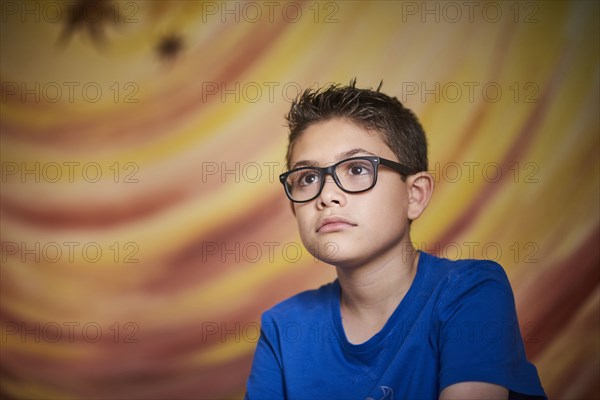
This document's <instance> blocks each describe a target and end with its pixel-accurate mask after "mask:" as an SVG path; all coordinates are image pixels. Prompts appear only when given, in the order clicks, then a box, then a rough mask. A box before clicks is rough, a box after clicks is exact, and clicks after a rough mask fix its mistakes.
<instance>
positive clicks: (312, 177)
mask: <svg viewBox="0 0 600 400" xmlns="http://www.w3.org/2000/svg"><path fill="white" fill-rule="evenodd" d="M295 181H296V184H297V185H298V186H309V185H312V184H314V183H317V182H319V174H318V173H317V172H315V171H311V170H308V171H301V172H300V173H299V176H298V177H297V179H296V180H295Z"/></svg>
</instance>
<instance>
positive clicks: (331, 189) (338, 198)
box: [317, 175, 346, 209]
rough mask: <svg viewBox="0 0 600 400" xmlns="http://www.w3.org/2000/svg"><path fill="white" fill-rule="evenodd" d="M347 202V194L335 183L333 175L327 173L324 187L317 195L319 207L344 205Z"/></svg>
mask: <svg viewBox="0 0 600 400" xmlns="http://www.w3.org/2000/svg"><path fill="white" fill-rule="evenodd" d="M344 204H346V194H345V193H344V191H343V190H342V189H340V188H339V187H338V185H337V183H335V180H334V179H333V177H332V176H331V175H325V180H324V182H323V189H322V190H321V193H320V194H319V197H317V207H319V208H320V209H322V208H325V207H331V206H343V205H344Z"/></svg>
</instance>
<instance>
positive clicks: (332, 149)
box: [290, 119, 411, 267]
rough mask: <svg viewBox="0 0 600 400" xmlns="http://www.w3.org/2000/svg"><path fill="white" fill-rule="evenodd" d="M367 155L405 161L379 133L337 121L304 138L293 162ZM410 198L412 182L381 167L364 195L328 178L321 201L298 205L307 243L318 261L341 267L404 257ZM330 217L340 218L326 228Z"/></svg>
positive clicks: (324, 162) (314, 128) (321, 125)
mask: <svg viewBox="0 0 600 400" xmlns="http://www.w3.org/2000/svg"><path fill="white" fill-rule="evenodd" d="M361 155H364V156H368V155H376V156H380V157H382V158H387V159H390V160H394V161H399V160H398V159H397V158H396V156H395V155H394V153H393V152H392V150H391V149H390V148H389V147H388V146H387V145H386V144H385V142H384V141H383V140H382V139H381V137H380V135H379V134H376V133H373V132H368V131H366V130H364V129H363V128H361V127H359V126H358V125H355V124H353V123H351V122H348V121H346V120H342V119H332V120H327V121H324V122H319V123H316V124H313V125H310V126H309V127H308V128H307V129H306V130H305V131H304V132H303V133H302V134H301V135H300V137H299V138H298V139H297V140H296V142H295V143H294V146H293V148H292V155H291V163H290V164H291V167H292V168H295V167H296V164H297V163H299V162H301V163H302V164H303V163H304V162H308V164H311V165H316V166H319V167H325V166H328V165H331V164H334V163H336V162H338V161H340V160H343V159H346V158H349V157H356V156H361ZM298 166H300V165H298ZM410 194H411V191H410V184H409V181H408V180H407V182H404V181H402V178H401V175H400V174H399V173H398V172H396V171H394V170H392V169H389V168H387V167H385V166H381V165H380V166H379V173H378V176H377V183H376V185H375V187H373V188H372V189H371V190H368V191H366V192H362V193H346V192H344V191H343V190H342V189H340V188H339V187H338V186H337V185H336V184H335V182H334V181H333V178H332V177H331V176H329V175H327V176H326V177H325V185H324V187H323V190H322V192H321V194H320V195H319V196H318V197H317V198H316V199H314V200H311V201H309V202H307V203H293V207H294V211H295V215H296V218H297V221H298V228H299V231H300V236H301V238H302V241H303V242H304V245H305V246H306V247H307V248H308V249H309V251H310V252H311V253H312V254H313V255H314V256H315V257H317V258H319V259H320V260H322V261H324V262H327V263H330V264H333V265H336V266H339V267H353V266H360V265H364V264H366V263H369V262H377V260H381V261H385V260H388V259H390V257H391V256H394V255H401V254H404V253H402V251H403V250H406V245H407V242H408V240H409V235H408V232H409V224H408V218H409V207H410V205H409V203H410ZM326 218H334V220H333V221H334V222H332V223H329V224H326V225H324V226H322V225H323V223H324V222H326V221H327V220H326ZM336 219H338V220H339V221H338V222H335V221H336ZM403 247H404V249H403Z"/></svg>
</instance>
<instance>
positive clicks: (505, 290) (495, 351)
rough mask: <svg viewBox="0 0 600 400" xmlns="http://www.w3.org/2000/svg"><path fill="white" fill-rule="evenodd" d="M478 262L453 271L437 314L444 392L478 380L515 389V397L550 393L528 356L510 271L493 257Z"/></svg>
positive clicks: (440, 300) (512, 393) (512, 395)
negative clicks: (493, 260)
mask: <svg viewBox="0 0 600 400" xmlns="http://www.w3.org/2000/svg"><path fill="white" fill-rule="evenodd" d="M473 264H474V265H470V266H469V267H468V268H460V269H458V270H457V271H456V272H455V273H454V272H453V273H450V275H448V282H447V286H446V288H445V289H444V291H443V292H442V293H441V295H440V299H439V302H438V309H437V311H436V313H434V315H435V318H437V321H435V323H436V324H437V326H438V329H439V336H438V337H437V340H438V349H439V354H440V392H441V391H442V390H443V389H444V388H445V387H447V386H449V385H452V384H455V383H459V382H469V381H478V382H488V383H494V384H497V385H501V386H503V387H505V388H507V389H509V391H510V392H511V396H510V398H513V397H518V396H519V395H521V396H533V397H531V398H536V396H542V398H544V397H545V394H544V391H543V389H542V387H541V383H540V381H539V377H538V374H537V371H536V368H535V366H533V365H532V364H531V363H529V362H528V361H527V358H526V355H525V347H524V345H523V339H522V337H521V333H520V330H519V324H518V320H517V313H516V309H515V301H514V297H513V293H512V289H511V287H510V283H509V281H508V278H507V277H506V274H505V272H504V270H503V269H502V267H500V265H498V264H496V263H493V262H487V261H481V262H474V263H473ZM523 398H527V397H523Z"/></svg>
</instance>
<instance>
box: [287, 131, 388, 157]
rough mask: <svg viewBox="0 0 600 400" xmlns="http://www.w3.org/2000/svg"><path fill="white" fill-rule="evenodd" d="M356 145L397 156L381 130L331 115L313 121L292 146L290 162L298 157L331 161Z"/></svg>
mask: <svg viewBox="0 0 600 400" xmlns="http://www.w3.org/2000/svg"><path fill="white" fill-rule="evenodd" d="M355 149H364V150H366V152H368V153H371V154H374V155H377V156H381V157H384V158H392V159H396V157H395V155H394V153H393V152H392V150H391V149H390V148H389V147H388V146H387V144H386V143H385V142H384V141H383V138H382V134H380V133H378V132H374V131H368V130H366V129H364V128H362V127H360V126H359V125H357V124H355V123H352V122H350V121H347V120H343V119H330V120H327V121H322V122H318V123H315V124H312V125H310V126H309V127H308V128H307V129H306V130H305V131H304V132H303V133H302V134H300V136H299V137H298V138H297V139H296V141H295V142H294V144H293V146H292V153H291V157H290V164H291V165H292V166H293V165H295V164H296V163H298V162H299V161H309V162H311V163H315V164H319V165H325V164H331V163H334V162H336V161H339V160H340V159H341V158H344V157H343V155H344V154H346V153H348V152H351V151H353V150H355ZM357 155H360V154H357Z"/></svg>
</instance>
